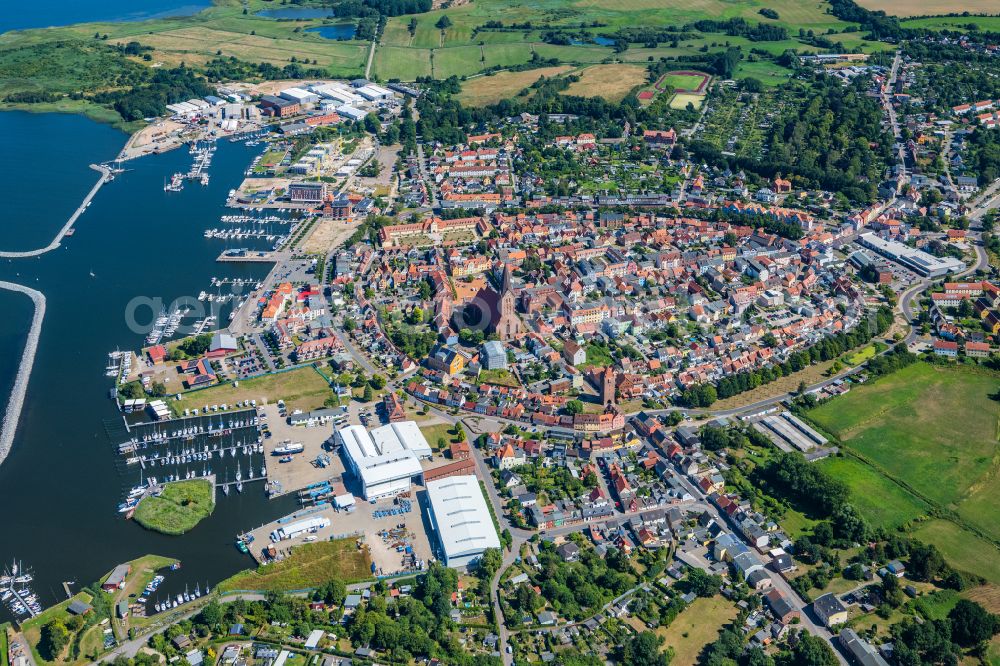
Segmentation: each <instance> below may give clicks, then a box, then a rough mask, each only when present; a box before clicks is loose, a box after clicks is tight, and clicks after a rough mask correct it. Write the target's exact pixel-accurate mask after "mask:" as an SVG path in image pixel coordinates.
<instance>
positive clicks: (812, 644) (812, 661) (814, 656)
mask: <svg viewBox="0 0 1000 666" xmlns="http://www.w3.org/2000/svg"><path fill="white" fill-rule="evenodd" d="M798 638H799V640H798V642H797V643H796V644H795V647H794V648H792V650H791V652H784V653H782V654H781V655H779V657H778V660H777V663H778V665H779V666H837V665H838V664H839V663H840V662H838V661H837V656H836V655H835V654H834V653H833V648H831V647H830V644H829V643H827V642H826V641H824V640H823V639H822V638H819V637H818V636H813V635H812V634H809V633H806V632H802V633H800V634H799V637H798Z"/></svg>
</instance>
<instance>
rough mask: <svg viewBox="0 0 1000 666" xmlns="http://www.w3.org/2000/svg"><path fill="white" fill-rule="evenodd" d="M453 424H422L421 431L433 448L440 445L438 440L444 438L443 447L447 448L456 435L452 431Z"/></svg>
mask: <svg viewBox="0 0 1000 666" xmlns="http://www.w3.org/2000/svg"><path fill="white" fill-rule="evenodd" d="M452 427H453V426H452V425H451V424H450V423H435V424H434V425H428V426H421V427H420V432H422V433H423V435H424V438H425V439H426V440H427V443H428V444H430V445H431V447H432V448H435V449H437V448H439V447H438V440H441V439H443V440H444V447H441V448H442V449H447V448H448V446H449V445H450V444H451V442H452V440H454V438H455V436H454V435H453V434H452V433H451V429H452Z"/></svg>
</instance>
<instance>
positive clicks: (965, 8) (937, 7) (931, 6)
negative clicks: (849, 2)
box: [858, 0, 997, 18]
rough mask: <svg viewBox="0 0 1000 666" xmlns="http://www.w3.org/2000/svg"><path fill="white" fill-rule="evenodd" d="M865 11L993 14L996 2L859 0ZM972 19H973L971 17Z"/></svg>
mask: <svg viewBox="0 0 1000 666" xmlns="http://www.w3.org/2000/svg"><path fill="white" fill-rule="evenodd" d="M858 4H859V5H861V6H862V7H864V8H865V9H872V10H875V11H879V10H881V11H884V12H885V13H886V14H892V15H894V16H936V15H940V14H961V13H963V12H968V13H969V14H992V13H995V12H996V10H997V3H996V2H995V0H962V2H959V3H958V4H957V5H956V4H955V3H953V2H948V0H859V1H858ZM970 18H971V17H970Z"/></svg>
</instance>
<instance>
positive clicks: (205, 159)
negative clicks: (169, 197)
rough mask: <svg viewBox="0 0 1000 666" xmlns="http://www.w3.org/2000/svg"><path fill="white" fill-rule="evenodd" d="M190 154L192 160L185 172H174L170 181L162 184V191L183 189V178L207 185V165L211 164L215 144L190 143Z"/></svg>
mask: <svg viewBox="0 0 1000 666" xmlns="http://www.w3.org/2000/svg"><path fill="white" fill-rule="evenodd" d="M190 152H191V154H192V155H194V162H193V164H192V165H191V168H190V169H189V170H188V171H187V173H181V172H179V171H178V172H176V173H174V175H173V176H171V177H170V182H169V183H165V184H164V185H163V191H164V192H180V191H181V190H183V189H184V181H185V180H197V181H198V182H199V183H201V184H202V185H208V181H209V174H208V167H210V166H212V156H213V155H215V144H214V143H207V144H204V145H202V144H201V142H195V143H192V144H191V150H190Z"/></svg>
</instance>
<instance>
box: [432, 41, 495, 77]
mask: <svg viewBox="0 0 1000 666" xmlns="http://www.w3.org/2000/svg"><path fill="white" fill-rule="evenodd" d="M431 54H432V55H431V65H432V67H433V72H434V76H435V78H438V79H446V78H448V77H449V76H468V75H469V74H475V73H476V72H479V71H482V70H483V69H484V68H485V67H486V65H484V64H483V61H482V58H483V51H482V49H481V48H480V47H478V46H456V47H453V48H448V49H435V50H434V51H431Z"/></svg>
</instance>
